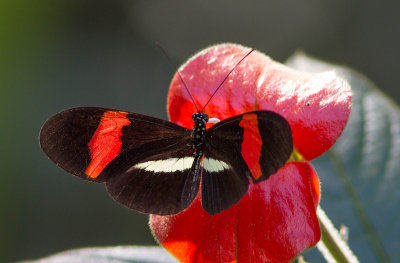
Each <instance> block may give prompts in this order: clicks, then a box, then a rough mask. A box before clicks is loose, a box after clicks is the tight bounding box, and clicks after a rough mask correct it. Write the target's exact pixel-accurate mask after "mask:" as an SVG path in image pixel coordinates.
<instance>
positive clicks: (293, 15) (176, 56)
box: [0, 0, 400, 262]
mask: <svg viewBox="0 0 400 263" xmlns="http://www.w3.org/2000/svg"><path fill="white" fill-rule="evenodd" d="M399 9H400V2H398V1H372V0H366V1H351V0H350V1H349V0H335V1H318V0H308V1H307V0H300V1H291V0H279V1H278V0H269V1H239V0H234V1H200V0H192V1H188V0H187V1H177V0H176V1H165V0H159V1H122V0H115V1H105V0H97V1H78V0H58V1H54V0H36V1H28V0H26V1H23V0H16V1H11V0H9V1H6V0H1V1H0V101H1V103H0V107H1V111H0V115H1V136H0V141H1V156H0V157H1V158H0V160H1V172H0V177H1V183H0V185H1V186H0V208H1V210H0V213H1V217H0V262H9V261H15V260H22V259H29V258H36V257H42V256H45V255H47V254H49V253H54V252H58V251H61V250H65V249H69V248H74V247H82V246H98V245H119V244H145V245H149V244H155V242H154V240H153V238H152V236H151V234H150V231H149V229H148V225H147V216H145V215H141V214H139V213H136V212H133V211H129V210H127V209H125V208H123V207H121V206H120V205H118V204H116V203H115V202H114V201H112V200H111V199H110V198H109V197H108V195H107V193H106V191H105V189H104V187H103V186H102V185H97V184H90V183H87V182H84V181H82V180H80V179H77V178H75V177H73V176H71V175H68V174H66V173H65V172H63V171H62V170H60V169H58V168H57V167H56V166H55V165H54V164H53V163H51V162H50V161H49V160H48V159H47V157H46V156H45V155H44V154H43V153H42V152H41V150H40V148H39V144H38V133H39V130H40V127H41V125H42V124H43V123H44V121H45V120H46V119H47V118H48V117H49V116H50V115H53V114H55V113H57V112H59V111H61V110H63V109H67V108H71V107H75V106H84V105H86V106H89V105H90V106H103V107H112V108H117V109H123V110H129V111H134V112H139V113H143V114H147V115H152V116H156V117H160V118H166V116H167V115H166V110H165V109H166V106H165V105H166V95H167V92H168V85H169V81H170V79H171V78H172V76H173V74H174V72H173V70H172V69H171V66H170V65H169V64H168V62H167V60H166V58H165V57H164V56H163V55H162V54H161V52H160V51H159V50H158V49H157V48H156V47H155V45H154V42H155V41H159V42H161V43H162V45H163V46H164V48H165V49H166V50H167V52H168V53H169V54H170V56H171V57H172V59H173V60H174V61H176V63H178V64H179V63H181V62H184V61H185V60H186V59H187V58H188V57H189V56H190V55H192V54H193V53H194V52H195V51H197V50H199V49H202V48H204V47H206V46H208V45H211V44H215V43H219V42H227V41H229V42H236V43H240V44H244V45H248V46H251V47H254V48H256V49H258V50H260V51H263V52H265V53H266V54H268V55H270V56H271V57H272V58H274V59H275V60H278V61H284V60H285V59H286V58H287V57H289V56H290V55H291V54H292V53H293V52H294V51H295V50H297V49H303V50H305V51H306V52H307V53H309V54H311V55H314V56H317V57H320V58H322V59H325V60H329V61H332V62H335V63H340V64H346V65H348V66H350V67H353V68H356V69H358V70H359V71H361V72H363V73H365V74H366V75H367V76H369V77H370V78H371V79H372V80H373V81H374V82H375V83H377V84H378V86H379V87H381V88H382V89H383V90H384V92H386V93H387V94H389V95H390V96H391V97H393V98H394V99H395V100H396V101H397V102H399V101H400V92H399V89H398V83H400V74H399V73H398V71H399V69H400V51H399V47H400V16H399V15H398V10H399Z"/></svg>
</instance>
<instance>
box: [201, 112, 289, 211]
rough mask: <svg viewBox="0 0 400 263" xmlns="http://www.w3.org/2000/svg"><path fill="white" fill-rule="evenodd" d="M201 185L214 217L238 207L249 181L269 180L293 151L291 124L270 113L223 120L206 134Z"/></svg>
mask: <svg viewBox="0 0 400 263" xmlns="http://www.w3.org/2000/svg"><path fill="white" fill-rule="evenodd" d="M205 140H206V143H205V147H206V149H205V150H204V161H203V172H202V182H201V194H202V206H203V208H204V209H205V210H206V211H207V212H209V213H210V214H214V213H218V212H220V211H222V210H224V209H227V208H229V207H230V206H231V205H233V204H235V203H237V202H238V201H239V200H240V198H241V197H242V196H243V195H244V194H245V193H246V191H247V187H248V183H249V178H252V180H253V182H254V183H258V182H260V181H263V180H265V179H267V178H268V177H269V176H270V175H272V174H274V173H275V172H276V171H277V170H278V169H279V168H280V167H282V166H283V165H284V164H285V163H286V161H287V160H288V159H289V157H290V155H291V153H292V151H293V143H292V133H291V129H290V126H289V124H288V123H287V121H286V120H285V119H284V118H283V117H281V116H280V115H278V114H276V113H274V112H270V111H255V112H248V113H245V114H241V115H238V116H235V117H232V118H229V119H226V120H223V121H221V122H219V123H217V124H216V125H214V126H213V127H211V128H210V129H209V130H207V132H206V139H205Z"/></svg>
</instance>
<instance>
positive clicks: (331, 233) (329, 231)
mask: <svg viewBox="0 0 400 263" xmlns="http://www.w3.org/2000/svg"><path fill="white" fill-rule="evenodd" d="M317 217H318V221H319V224H320V227H321V235H322V237H321V240H320V241H319V242H318V244H317V248H318V250H319V251H320V252H321V253H322V255H323V256H324V258H325V259H326V261H327V262H328V263H331V262H340V263H342V262H343V263H359V261H358V259H357V257H356V256H355V255H354V253H353V251H351V249H350V247H349V246H348V245H347V243H346V241H345V240H343V238H342V237H341V236H340V234H339V232H338V231H337V230H336V229H335V227H334V226H333V224H332V222H331V220H330V219H329V218H328V216H327V215H326V214H325V212H324V210H322V208H321V207H320V206H318V209H317Z"/></svg>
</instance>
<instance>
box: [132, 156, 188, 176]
mask: <svg viewBox="0 0 400 263" xmlns="http://www.w3.org/2000/svg"><path fill="white" fill-rule="evenodd" d="M193 161H194V157H183V158H170V159H164V160H154V161H147V162H143V163H138V164H136V165H134V166H132V167H131V168H130V169H129V170H128V171H127V172H130V171H132V170H134V169H143V170H145V171H148V172H154V173H171V172H176V171H181V172H182V171H184V170H187V169H190V168H191V167H192V164H193Z"/></svg>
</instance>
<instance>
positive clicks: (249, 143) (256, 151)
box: [239, 113, 262, 180]
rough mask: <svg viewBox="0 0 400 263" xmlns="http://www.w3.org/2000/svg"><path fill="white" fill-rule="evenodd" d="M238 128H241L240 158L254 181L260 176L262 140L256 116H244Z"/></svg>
mask: <svg viewBox="0 0 400 263" xmlns="http://www.w3.org/2000/svg"><path fill="white" fill-rule="evenodd" d="M239 126H240V127H242V128H243V142H242V151H241V153H242V156H243V159H244V160H245V162H246V164H247V166H248V167H249V169H250V172H251V175H252V176H253V178H254V179H255V180H258V179H259V178H260V177H261V176H262V172H261V167H260V163H259V161H260V156H261V146H262V140H261V136H260V131H259V129H258V121H257V114H255V113H250V114H244V115H243V119H242V120H241V121H240V123H239Z"/></svg>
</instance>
